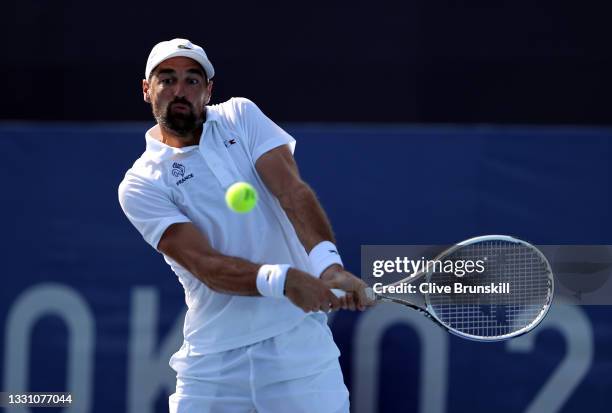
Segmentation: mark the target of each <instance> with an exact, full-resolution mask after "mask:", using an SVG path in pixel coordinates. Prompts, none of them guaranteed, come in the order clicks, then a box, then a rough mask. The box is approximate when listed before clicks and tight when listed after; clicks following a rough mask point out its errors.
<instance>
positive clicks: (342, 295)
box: [331, 288, 346, 298]
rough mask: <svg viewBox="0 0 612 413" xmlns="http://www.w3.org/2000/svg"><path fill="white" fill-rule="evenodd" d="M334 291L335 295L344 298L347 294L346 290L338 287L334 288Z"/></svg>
mask: <svg viewBox="0 0 612 413" xmlns="http://www.w3.org/2000/svg"><path fill="white" fill-rule="evenodd" d="M331 291H332V293H334V295H335V296H336V297H338V298H342V297H344V296H345V295H346V291H344V290H339V289H337V288H332V290H331Z"/></svg>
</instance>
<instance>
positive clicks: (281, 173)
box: [255, 145, 371, 310]
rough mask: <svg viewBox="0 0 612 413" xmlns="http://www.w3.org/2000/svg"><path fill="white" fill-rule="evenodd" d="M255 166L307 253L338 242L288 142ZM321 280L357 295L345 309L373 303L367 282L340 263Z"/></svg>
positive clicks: (331, 267)
mask: <svg viewBox="0 0 612 413" xmlns="http://www.w3.org/2000/svg"><path fill="white" fill-rule="evenodd" d="M255 167H256V169H257V172H258V173H259V175H260V176H261V178H262V180H263V181H264V183H265V184H266V186H267V187H268V189H270V191H271V192H272V193H273V194H274V195H275V196H276V197H277V198H278V200H279V202H280V204H281V206H282V208H283V209H284V210H285V213H286V214H287V216H288V217H289V220H290V221H291V223H292V224H293V227H294V228H295V231H296V233H297V235H298V238H299V239H300V242H301V243H302V245H303V246H304V248H305V249H306V251H307V252H310V250H311V249H312V248H313V247H314V246H315V245H317V244H318V243H320V242H321V241H331V242H334V236H333V231H332V229H331V225H330V223H329V220H328V219H327V216H326V215H325V212H324V211H323V208H322V207H321V204H320V203H319V201H318V200H317V197H316V195H315V194H314V192H313V191H312V189H310V187H309V186H308V185H307V184H306V183H305V182H304V181H303V180H302V179H301V177H300V174H299V171H298V168H297V165H296V163H295V160H294V159H293V155H292V154H291V151H290V150H289V148H288V147H287V146H286V145H284V146H279V147H277V148H275V149H272V150H270V151H269V152H266V153H265V154H263V155H262V156H261V157H260V158H259V159H258V160H257V162H256V165H255ZM321 280H323V281H324V282H325V283H326V284H327V285H328V286H329V287H330V288H339V289H342V290H344V291H347V292H348V293H353V294H354V297H353V294H347V295H346V297H347V299H346V300H345V302H343V303H342V304H343V307H344V308H347V307H348V308H350V309H354V308H355V307H358V308H359V309H361V310H362V309H364V308H365V306H366V305H370V304H371V302H370V300H368V298H367V296H366V294H365V291H364V289H365V287H366V284H365V283H364V282H363V281H361V280H360V279H359V278H357V277H355V276H354V275H352V274H350V273H349V272H347V271H344V269H343V268H342V267H341V266H340V265H338V264H334V265H332V266H330V267H328V268H327V269H326V270H325V271H324V272H323V273H322V274H321ZM289 281H290V279H289V277H288V278H287V282H288V283H289ZM353 298H354V300H353Z"/></svg>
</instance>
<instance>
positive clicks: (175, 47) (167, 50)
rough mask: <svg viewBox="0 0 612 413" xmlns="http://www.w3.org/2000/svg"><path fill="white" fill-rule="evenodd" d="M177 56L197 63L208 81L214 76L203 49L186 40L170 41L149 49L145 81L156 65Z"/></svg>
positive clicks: (213, 70)
mask: <svg viewBox="0 0 612 413" xmlns="http://www.w3.org/2000/svg"><path fill="white" fill-rule="evenodd" d="M177 56H183V57H189V58H190V59H193V60H195V61H196V62H198V63H199V64H200V65H201V66H202V68H204V71H205V72H206V77H207V78H208V80H210V79H212V77H213V76H214V75H215V69H214V68H213V65H212V63H210V60H208V56H206V53H205V52H204V49H202V48H201V47H200V46H198V45H197V44H193V43H191V42H190V41H189V40H187V39H172V40H168V41H165V42H160V43H157V44H156V45H155V46H154V47H153V49H151V53H149V58H148V59H147V67H146V69H145V79H148V78H149V75H150V74H151V72H152V71H153V69H155V68H156V67H157V65H158V64H160V63H161V62H163V61H164V60H168V59H170V58H171V57H177Z"/></svg>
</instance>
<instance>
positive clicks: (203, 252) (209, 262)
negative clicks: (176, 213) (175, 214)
mask: <svg viewBox="0 0 612 413" xmlns="http://www.w3.org/2000/svg"><path fill="white" fill-rule="evenodd" d="M157 249H158V250H159V251H160V252H162V253H164V254H166V255H167V256H169V257H171V258H172V259H174V260H175V261H176V262H178V263H179V264H180V265H182V266H183V267H185V268H186V269H187V270H188V271H189V272H190V273H192V274H193V275H195V276H196V277H197V278H198V279H199V280H200V281H202V282H203V283H204V284H206V285H207V286H208V287H209V288H211V289H212V290H214V291H217V292H221V293H225V294H233V295H245V296H258V295H260V293H259V291H258V289H257V281H256V280H257V274H258V271H259V268H260V267H261V265H260V264H255V263H252V262H250V261H247V260H244V259H241V258H236V257H230V256H226V255H223V254H221V253H219V252H218V251H216V250H215V249H214V248H212V246H211V245H210V243H209V242H208V240H207V239H206V237H205V236H204V235H203V234H202V233H201V232H200V231H199V230H198V229H197V228H196V227H195V225H193V224H192V223H178V224H173V225H171V226H170V227H168V228H167V229H166V231H165V232H164V234H163V235H162V238H161V239H160V241H159V244H158V246H157ZM290 279H291V282H290V281H289V280H290ZM285 293H286V296H287V297H288V298H289V299H290V300H291V301H292V302H293V303H294V304H295V305H297V306H298V307H300V308H301V309H302V310H304V311H306V312H308V311H318V310H323V311H328V310H329V309H330V308H331V309H337V308H338V307H339V306H340V301H339V300H338V299H337V298H336V297H335V296H334V295H333V294H332V293H331V292H330V291H329V289H328V288H327V287H326V286H325V285H324V284H323V282H321V281H320V280H316V279H314V278H312V277H311V276H310V275H308V274H306V273H304V272H302V271H299V270H297V269H295V268H290V269H289V271H288V273H287V283H286V284H285Z"/></svg>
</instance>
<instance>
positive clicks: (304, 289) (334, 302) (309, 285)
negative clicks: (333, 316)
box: [285, 268, 340, 313]
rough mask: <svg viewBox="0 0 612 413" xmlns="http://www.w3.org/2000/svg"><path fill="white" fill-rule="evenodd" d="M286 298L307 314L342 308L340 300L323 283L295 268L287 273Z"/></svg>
mask: <svg viewBox="0 0 612 413" xmlns="http://www.w3.org/2000/svg"><path fill="white" fill-rule="evenodd" d="M285 296H286V297H287V298H289V300H291V302H292V303H293V304H295V305H296V306H298V307H300V308H301V309H302V310H304V312H306V313H308V312H310V311H319V310H321V311H324V312H328V311H331V310H337V309H339V308H340V300H339V299H338V297H336V295H335V294H334V293H333V292H332V291H331V290H330V289H329V288H328V287H327V286H326V285H325V283H324V282H323V281H321V280H320V279H318V278H314V277H313V276H311V275H309V274H307V273H305V272H303V271H300V270H297V269H295V268H289V271H287V278H286V280H285Z"/></svg>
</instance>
